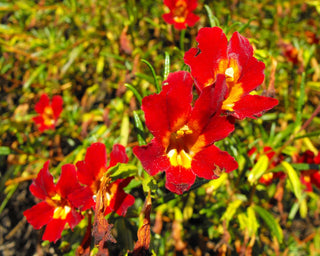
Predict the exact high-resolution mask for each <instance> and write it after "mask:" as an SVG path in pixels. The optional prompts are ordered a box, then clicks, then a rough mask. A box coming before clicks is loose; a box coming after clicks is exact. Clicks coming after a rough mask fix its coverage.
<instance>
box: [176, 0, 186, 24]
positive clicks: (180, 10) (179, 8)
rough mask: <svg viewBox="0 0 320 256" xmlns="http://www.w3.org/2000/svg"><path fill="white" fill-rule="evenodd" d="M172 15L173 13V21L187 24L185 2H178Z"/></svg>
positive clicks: (181, 0)
mask: <svg viewBox="0 0 320 256" xmlns="http://www.w3.org/2000/svg"><path fill="white" fill-rule="evenodd" d="M172 13H173V20H174V21H175V22H177V23H183V22H185V20H186V18H187V15H188V10H187V3H186V2H185V1H183V0H180V1H178V2H177V3H176V6H175V8H174V10H173V11H172Z"/></svg>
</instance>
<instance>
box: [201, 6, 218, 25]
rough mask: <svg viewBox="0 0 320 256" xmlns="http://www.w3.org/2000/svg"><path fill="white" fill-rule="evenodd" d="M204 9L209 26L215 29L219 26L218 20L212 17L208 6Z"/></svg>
mask: <svg viewBox="0 0 320 256" xmlns="http://www.w3.org/2000/svg"><path fill="white" fill-rule="evenodd" d="M204 8H206V11H207V13H208V18H209V22H210V26H211V27H216V26H220V23H219V20H218V19H217V17H216V16H214V15H213V13H212V10H211V8H210V7H209V5H206V4H205V5H204Z"/></svg>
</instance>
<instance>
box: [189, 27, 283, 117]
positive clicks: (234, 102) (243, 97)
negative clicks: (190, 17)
mask: <svg viewBox="0 0 320 256" xmlns="http://www.w3.org/2000/svg"><path fill="white" fill-rule="evenodd" d="M197 41H198V43H199V45H198V48H191V49H190V50H189V51H187V52H186V53H185V55H184V61H185V63H186V64H188V65H189V66H190V69H191V74H192V76H193V77H194V79H195V83H196V86H197V87H198V89H199V90H200V91H202V90H203V88H205V87H206V86H209V85H211V84H213V83H215V81H216V79H217V75H218V74H224V75H225V76H226V81H227V87H228V93H227V96H226V98H225V99H224V101H223V104H222V110H223V111H224V112H225V113H228V114H231V115H233V116H234V117H236V118H238V119H244V118H245V117H251V118H254V117H255V116H260V115H261V114H262V112H263V111H266V110H269V109H271V108H273V107H274V106H275V105H277V104H278V100H276V99H273V98H270V97H263V96H258V95H250V94H249V93H250V92H251V91H252V90H254V89H255V88H257V87H258V86H259V85H260V84H261V83H262V82H263V80H264V73H263V71H264V68H265V66H264V63H263V62H261V61H258V60H257V59H256V58H254V57H253V48H252V46H251V45H250V43H249V41H248V39H246V38H245V37H243V36H241V35H240V34H239V33H238V32H235V33H233V35H232V37H231V39H230V41H229V43H228V40H227V37H226V35H225V34H224V33H223V31H222V30H221V28H218V27H213V28H202V29H200V30H199V33H198V36H197Z"/></svg>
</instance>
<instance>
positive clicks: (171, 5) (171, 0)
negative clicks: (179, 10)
mask: <svg viewBox="0 0 320 256" xmlns="http://www.w3.org/2000/svg"><path fill="white" fill-rule="evenodd" d="M164 4H165V5H166V6H168V7H169V9H170V10H171V9H173V8H174V7H175V4H176V1H175V0H164Z"/></svg>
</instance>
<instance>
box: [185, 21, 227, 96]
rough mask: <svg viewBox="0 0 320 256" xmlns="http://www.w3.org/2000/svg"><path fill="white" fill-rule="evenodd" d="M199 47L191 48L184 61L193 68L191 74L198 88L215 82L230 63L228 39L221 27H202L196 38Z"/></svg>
mask: <svg viewBox="0 0 320 256" xmlns="http://www.w3.org/2000/svg"><path fill="white" fill-rule="evenodd" d="M196 40H197V41H198V48H191V49H190V50H189V51H187V52H186V53H185V55H184V61H185V63H186V64H187V65H189V67H190V69H191V75H192V76H193V78H194V79H195V81H196V86H197V87H198V89H200V90H202V88H203V87H205V86H208V85H210V84H213V83H214V82H215V80H216V75H217V74H218V73H220V74H224V71H225V69H226V68H227V65H228V60H227V46H228V40H227V37H226V36H225V34H224V33H223V31H222V29H221V28H219V27H213V28H202V29H200V30H199V32H198V36H197V38H196Z"/></svg>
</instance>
